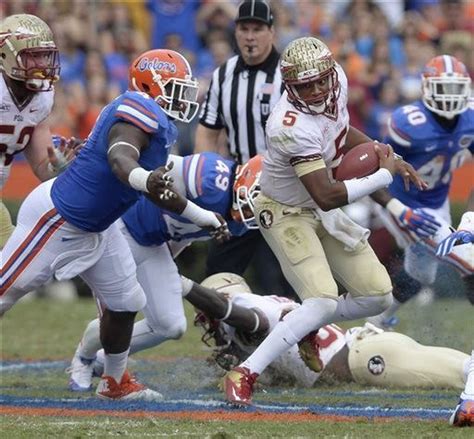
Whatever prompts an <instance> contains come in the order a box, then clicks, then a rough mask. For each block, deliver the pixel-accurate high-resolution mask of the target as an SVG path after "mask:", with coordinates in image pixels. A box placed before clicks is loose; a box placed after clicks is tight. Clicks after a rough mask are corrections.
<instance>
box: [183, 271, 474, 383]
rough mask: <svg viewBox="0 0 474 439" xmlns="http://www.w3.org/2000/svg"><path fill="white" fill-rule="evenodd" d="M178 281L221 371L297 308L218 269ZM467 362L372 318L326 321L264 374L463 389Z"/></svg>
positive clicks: (277, 378) (457, 354) (282, 378)
mask: <svg viewBox="0 0 474 439" xmlns="http://www.w3.org/2000/svg"><path fill="white" fill-rule="evenodd" d="M183 286H184V287H185V298H186V300H188V301H189V302H190V303H191V304H192V305H194V307H195V309H196V317H195V324H196V325H197V326H201V327H202V328H203V329H204V334H203V337H202V341H203V342H204V343H205V344H207V345H208V346H210V347H212V348H213V356H212V358H213V360H214V361H215V362H216V363H217V364H218V365H219V366H220V367H222V368H223V369H225V370H229V369H231V368H232V367H234V366H236V365H237V364H239V363H240V362H242V361H244V360H245V359H246V358H247V357H248V356H249V355H250V354H251V353H252V352H253V351H254V350H255V348H256V347H257V346H258V345H259V343H260V342H261V341H262V340H263V339H264V338H265V336H266V334H268V333H269V332H270V331H271V330H272V329H273V328H274V327H275V325H276V324H277V322H279V321H280V320H281V318H282V317H283V316H285V315H286V314H287V313H288V312H290V311H292V310H294V309H296V308H298V307H299V306H300V305H299V304H298V303H296V302H293V301H291V300H289V299H287V298H285V297H279V296H257V295H255V294H252V291H251V290H250V288H249V286H248V285H247V283H246V282H245V280H244V279H243V278H242V277H240V276H238V275H236V274H233V273H219V274H215V275H213V276H210V277H208V278H207V279H205V280H204V281H203V282H202V283H201V285H199V284H196V283H194V282H192V281H190V280H189V279H186V278H183ZM468 362H469V357H468V356H467V355H466V354H464V353H462V352H459V351H456V350H454V349H449V348H442V347H432V346H423V345H420V344H419V343H417V342H415V341H414V340H413V339H411V338H410V337H407V336H405V335H403V334H398V333H395V332H384V331H383V330H382V329H379V328H377V327H375V326H373V325H371V324H370V323H366V325H365V326H364V327H353V328H350V329H349V330H347V331H345V330H343V329H341V328H339V327H338V326H336V325H334V324H331V325H326V326H323V327H321V328H320V329H319V330H318V331H317V332H313V333H311V334H309V335H308V336H306V337H305V338H304V339H303V340H302V341H300V342H299V343H298V345H293V346H291V347H289V348H288V350H287V351H286V352H284V353H282V354H281V355H280V356H279V357H278V358H276V359H275V360H274V361H273V362H272V363H271V367H270V368H269V369H268V370H266V371H265V373H264V375H266V381H267V382H270V383H281V382H282V381H283V382H295V384H296V385H297V386H302V387H311V386H312V385H313V384H314V383H315V382H316V381H317V380H318V379H319V378H320V376H321V374H324V375H330V376H331V377H332V378H335V379H337V380H338V381H352V382H356V383H359V384H364V385H370V386H381V387H398V388H400V387H405V388H406V387H409V388H412V387H422V388H435V387H438V388H440V387H453V388H462V387H463V386H464V383H465V382H466V375H467V370H468V369H467V365H468ZM262 378H264V377H263V376H262Z"/></svg>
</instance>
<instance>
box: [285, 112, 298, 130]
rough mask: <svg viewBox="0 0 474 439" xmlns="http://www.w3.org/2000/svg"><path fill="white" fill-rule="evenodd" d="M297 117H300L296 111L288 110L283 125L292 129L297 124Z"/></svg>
mask: <svg viewBox="0 0 474 439" xmlns="http://www.w3.org/2000/svg"><path fill="white" fill-rule="evenodd" d="M296 116H298V113H297V112H296V111H290V110H288V111H287V112H286V113H285V115H284V116H283V125H285V126H286V127H292V126H293V125H294V124H295V122H296Z"/></svg>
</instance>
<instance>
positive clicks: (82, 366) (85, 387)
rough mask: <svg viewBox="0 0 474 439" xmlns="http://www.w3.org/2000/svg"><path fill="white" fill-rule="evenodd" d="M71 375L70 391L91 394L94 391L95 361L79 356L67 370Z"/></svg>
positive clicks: (76, 355) (74, 358) (76, 356)
mask: <svg viewBox="0 0 474 439" xmlns="http://www.w3.org/2000/svg"><path fill="white" fill-rule="evenodd" d="M66 373H68V374H70V375H71V377H70V378H69V386H68V387H69V390H71V391H72V392H89V391H90V390H92V376H93V375H94V359H92V360H90V359H86V358H82V357H81V356H79V355H78V354H77V352H76V353H75V354H74V357H73V358H72V361H71V366H69V367H68V368H67V369H66Z"/></svg>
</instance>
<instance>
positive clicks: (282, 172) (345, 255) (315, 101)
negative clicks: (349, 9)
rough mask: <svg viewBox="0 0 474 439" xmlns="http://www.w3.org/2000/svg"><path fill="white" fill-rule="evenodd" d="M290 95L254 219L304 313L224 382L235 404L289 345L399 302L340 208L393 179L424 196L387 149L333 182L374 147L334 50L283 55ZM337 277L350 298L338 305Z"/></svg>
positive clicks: (291, 50) (304, 47) (274, 122)
mask: <svg viewBox="0 0 474 439" xmlns="http://www.w3.org/2000/svg"><path fill="white" fill-rule="evenodd" d="M281 71H282V77H283V82H284V85H285V89H286V92H285V93H284V94H283V96H282V97H281V99H280V101H279V102H278V104H277V105H276V107H275V108H274V110H273V112H272V114H271V115H270V118H269V119H268V125H267V141H268V150H267V152H266V154H265V159H264V167H263V172H262V179H261V194H260V196H259V197H258V198H257V200H256V205H255V207H256V210H255V217H256V219H257V223H258V224H259V227H260V230H261V231H262V234H263V236H264V237H265V239H266V240H267V242H268V243H269V245H270V247H271V249H272V250H273V252H274V253H275V255H276V256H277V258H278V260H279V262H280V265H281V267H282V270H283V273H284V274H285V276H286V278H287V280H288V281H289V282H290V284H291V285H292V287H293V288H294V290H295V291H296V292H297V294H298V295H299V297H300V298H301V300H302V305H301V306H300V307H299V308H297V309H295V310H293V311H291V312H290V313H288V314H287V315H286V316H285V317H284V318H283V319H282V321H280V322H279V323H278V324H277V325H276V326H275V328H274V329H273V331H272V332H271V333H270V334H269V335H268V337H267V338H266V339H265V340H264V341H263V342H262V344H261V345H260V346H259V347H258V348H257V349H256V350H255V352H254V353H253V354H252V355H251V356H250V357H249V358H248V359H247V360H246V361H244V362H243V363H242V364H241V365H240V366H239V367H236V368H235V369H233V370H232V371H230V372H229V373H228V374H227V375H226V376H225V378H224V392H225V397H226V399H227V400H228V401H229V402H231V403H235V404H250V403H251V397H252V392H253V384H254V383H255V380H256V379H257V377H258V375H259V374H261V373H262V371H263V370H264V369H265V368H266V367H267V366H268V365H269V364H270V363H271V362H272V361H273V360H274V359H275V358H277V357H278V356H280V355H281V354H282V353H283V352H285V351H286V350H287V349H288V348H289V347H290V346H292V345H294V344H296V343H297V342H298V341H299V340H301V339H302V338H303V337H304V336H306V335H307V334H308V333H310V332H311V331H314V330H316V329H318V328H320V327H322V326H324V325H327V324H328V323H331V322H337V321H340V320H353V319H357V318H361V317H367V316H370V315H374V314H377V313H378V312H380V310H383V309H386V308H387V307H388V306H389V305H390V303H391V301H392V293H391V291H392V285H391V282H390V278H389V276H388V274H387V271H386V270H385V268H384V267H383V265H382V264H381V263H380V262H379V261H378V259H377V257H376V256H375V254H374V252H373V250H372V249H371V247H370V246H369V244H368V243H367V236H368V231H367V230H365V229H363V228H361V227H359V226H358V225H356V224H355V223H354V222H353V221H351V220H350V219H349V218H348V217H347V216H346V215H345V214H344V213H343V212H342V211H341V210H340V209H338V207H341V206H344V205H346V204H348V203H351V202H352V201H354V200H357V199H359V198H360V197H362V196H365V195H369V194H371V193H372V192H374V191H376V190H379V189H382V188H385V187H386V186H388V185H389V184H390V183H391V182H392V179H393V178H392V174H395V173H400V174H401V175H402V176H403V177H404V178H405V180H407V182H408V181H409V180H411V181H413V182H414V183H416V184H417V185H418V187H420V188H423V187H424V184H423V182H422V181H421V180H420V179H419V178H418V177H417V175H416V173H415V172H414V171H413V169H412V168H411V167H410V166H408V165H406V163H405V162H403V161H402V160H395V158H394V156H393V151H392V150H391V148H389V154H388V156H384V155H383V154H382V153H381V151H380V150H378V155H379V160H380V169H379V170H378V171H377V172H375V173H374V174H372V175H370V176H368V177H366V178H364V179H360V180H350V181H344V182H334V180H332V176H331V171H332V170H333V169H334V168H336V167H337V165H338V164H339V162H340V160H341V158H342V153H343V148H351V147H353V146H355V145H357V144H360V143H364V142H368V141H371V139H370V138H369V137H367V136H366V135H365V134H363V133H361V132H360V131H358V130H356V129H355V128H353V127H351V126H350V125H349V115H348V111H347V93H348V90H347V78H346V76H345V74H344V71H343V70H342V68H341V67H340V66H339V65H338V64H336V62H335V61H334V59H333V57H332V54H331V52H330V51H329V49H328V48H327V46H326V45H325V44H324V43H323V42H321V41H320V40H318V39H316V38H299V39H297V40H295V41H293V42H292V43H290V44H289V45H288V47H287V48H286V49H285V51H284V52H283V54H282V58H281ZM335 279H337V280H338V281H339V282H340V283H341V284H342V285H343V286H344V287H345V288H346V289H347V291H348V293H349V294H347V295H346V296H341V297H340V298H338V288H337V285H336V281H335Z"/></svg>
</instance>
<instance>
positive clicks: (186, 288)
mask: <svg viewBox="0 0 474 439" xmlns="http://www.w3.org/2000/svg"><path fill="white" fill-rule="evenodd" d="M181 285H182V291H181V295H182V296H183V297H186V296H187V295H188V294H189V293H190V292H191V290H192V289H193V285H194V282H193V281H192V280H191V279H188V278H187V277H184V276H181Z"/></svg>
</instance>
